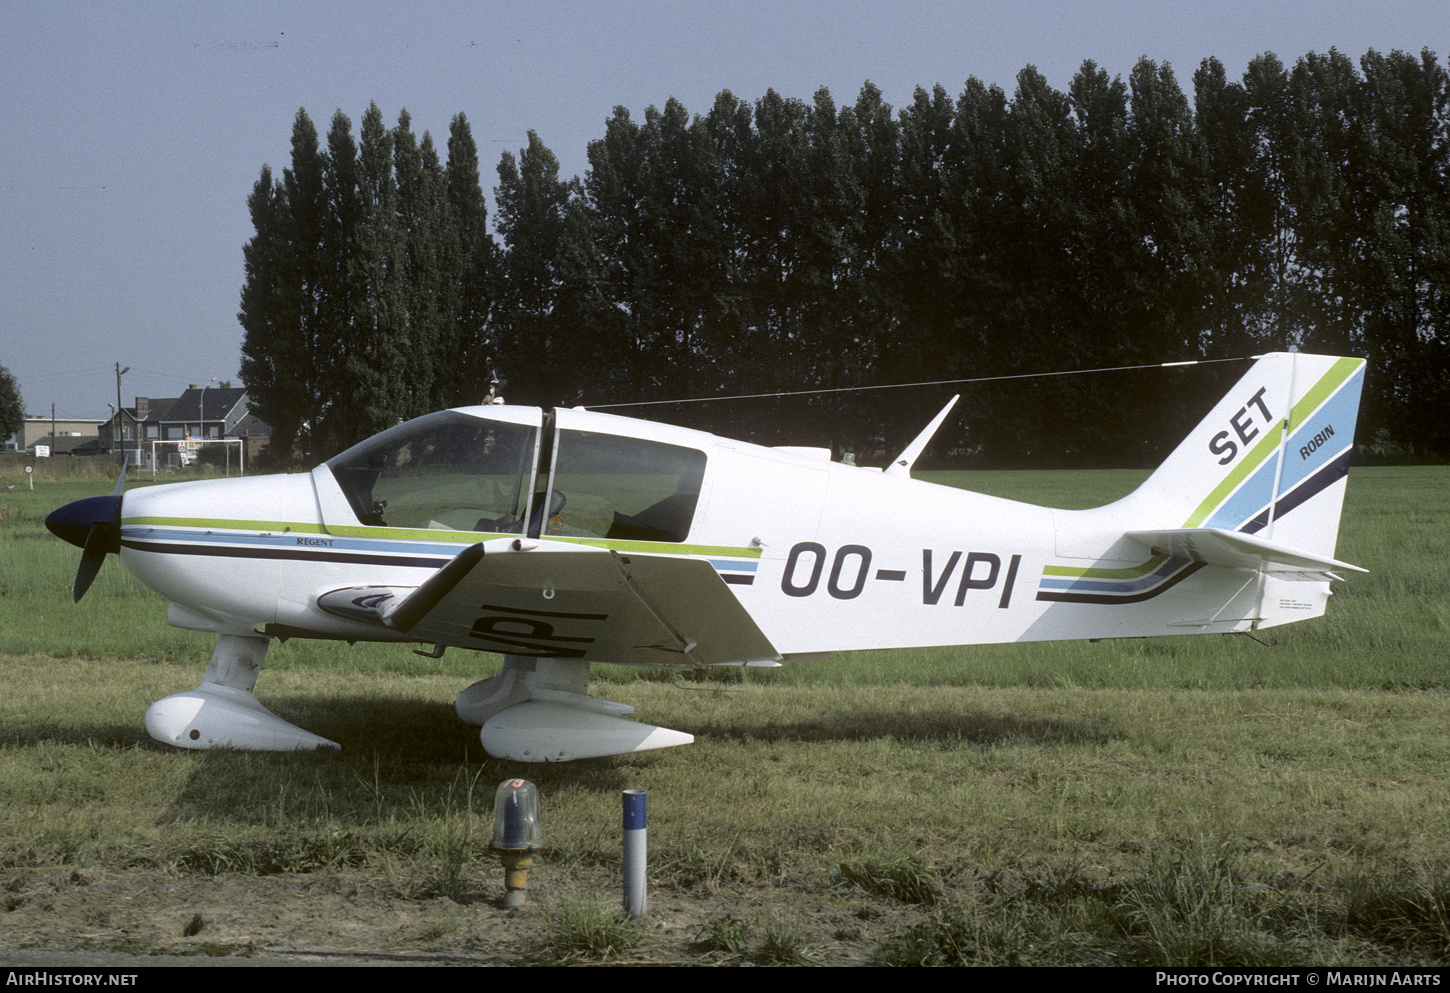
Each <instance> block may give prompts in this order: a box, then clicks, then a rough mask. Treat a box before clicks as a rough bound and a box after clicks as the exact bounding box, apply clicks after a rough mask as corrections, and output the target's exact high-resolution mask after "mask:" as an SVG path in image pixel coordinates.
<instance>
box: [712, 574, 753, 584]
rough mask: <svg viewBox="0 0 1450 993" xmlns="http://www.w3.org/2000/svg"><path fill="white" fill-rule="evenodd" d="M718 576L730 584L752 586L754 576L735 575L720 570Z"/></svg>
mask: <svg viewBox="0 0 1450 993" xmlns="http://www.w3.org/2000/svg"><path fill="white" fill-rule="evenodd" d="M720 578H721V579H723V580H725V582H727V583H729V584H730V585H731V586H753V585H755V577H754V576H736V575H732V574H731V573H728V572H722V573H720Z"/></svg>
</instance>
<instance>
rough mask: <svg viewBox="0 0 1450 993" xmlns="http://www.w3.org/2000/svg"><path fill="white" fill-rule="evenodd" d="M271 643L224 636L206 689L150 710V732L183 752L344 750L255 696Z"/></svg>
mask: <svg viewBox="0 0 1450 993" xmlns="http://www.w3.org/2000/svg"><path fill="white" fill-rule="evenodd" d="M270 643H271V639H270V638H262V637H252V636H245V635H234V634H223V635H219V636H218V637H217V644H216V649H215V650H214V651H213V652H212V656H211V662H210V664H208V665H207V669H206V678H205V679H203V680H202V682H201V685H199V686H198V687H197V688H196V689H194V690H191V691H190V692H187V693H174V694H172V695H171V696H168V697H163V698H162V699H160V700H157V701H156V702H155V703H153V704H152V705H151V707H150V709H148V710H147V711H146V731H147V733H148V734H150V735H151V737H153V738H155V739H156V740H157V741H159V742H161V743H162V744H166V745H175V746H176V747H178V748H191V749H208V748H236V749H240V750H242V751H250V752H291V751H297V750H300V749H306V750H311V749H316V748H340V747H341V746H340V745H338V743H337V742H335V741H329V740H328V739H327V738H324V737H322V736H321V735H316V734H313V733H312V732H310V731H306V730H304V729H302V728H300V727H297V726H296V725H295V724H289V723H288V722H287V721H284V720H283V719H282V718H280V717H278V716H277V715H276V714H274V713H272V712H271V711H270V710H268V709H267V708H266V707H264V706H262V703H261V701H259V700H258V699H257V698H256V697H255V696H254V695H253V694H252V687H253V686H254V685H255V684H256V682H257V674H258V673H259V672H260V671H261V669H262V659H263V657H264V656H265V655H266V654H267V646H268V645H269V644H270Z"/></svg>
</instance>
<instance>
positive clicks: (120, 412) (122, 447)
mask: <svg viewBox="0 0 1450 993" xmlns="http://www.w3.org/2000/svg"><path fill="white" fill-rule="evenodd" d="M130 371H131V367H130V366H127V367H126V368H124V369H122V368H121V363H119V362H117V363H116V431H115V434H116V437H114V438H112V439H111V440H112V441H114V442H116V443H117V451H118V452H120V454H119V455H117V456H116V464H117V465H125V464H126V432H125V431H123V430H121V419H122V417H123V416H124V415H125V410H126V408H124V407H122V406H121V377H122V376H123V375H125V374H126V373H128V372H130ZM136 447H137V449H138V451H137V453H136V454H137V459H136V461H137V462H138V463H139V462H140V461H141V459H140V451H139V449H140V447H141V439H140V437H137V439H136Z"/></svg>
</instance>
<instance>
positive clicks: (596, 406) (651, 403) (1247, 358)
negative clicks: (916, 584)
mask: <svg viewBox="0 0 1450 993" xmlns="http://www.w3.org/2000/svg"><path fill="white" fill-rule="evenodd" d="M1259 357H1260V356H1258V355H1239V356H1235V357H1233V358H1227V359H1189V360H1187V361H1184V362H1152V363H1149V364H1147V365H1118V366H1103V367H1102V368H1099V369H1067V370H1062V371H1059V372H1019V373H1013V374H1012V375H1010V376H977V377H975V378H973V379H934V380H930V381H928V382H922V383H887V384H885V385H881V386H839V387H832V388H830V389H819V390H788V391H782V392H777V393H739V394H736V395H734V396H723V397H689V398H687V399H683V400H635V401H632V402H630V403H592V404H586V405H585V406H587V407H588V408H589V409H590V410H607V409H609V408H611V407H655V406H660V405H663V404H667V403H707V402H709V401H712V400H760V399H765V398H768V397H796V396H808V395H811V394H817V393H860V392H863V391H866V390H902V389H907V388H908V387H913V386H960V385H967V384H971V383H996V382H1001V381H1003V380H1007V379H1047V378H1049V377H1052V376H1086V375H1089V374H1090V373H1097V372H1134V371H1137V370H1139V369H1176V368H1180V367H1183V366H1191V365H1213V364H1214V363H1218V362H1251V361H1253V360H1254V359H1257V358H1259Z"/></svg>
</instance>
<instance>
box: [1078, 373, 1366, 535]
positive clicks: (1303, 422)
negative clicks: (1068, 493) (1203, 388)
mask: <svg viewBox="0 0 1450 993" xmlns="http://www.w3.org/2000/svg"><path fill="white" fill-rule="evenodd" d="M1364 367H1365V364H1364V360H1363V359H1357V358H1337V357H1335V356H1330V355H1302V354H1298V353H1290V352H1276V353H1273V354H1270V355H1265V356H1263V357H1262V358H1260V359H1259V360H1258V361H1257V362H1255V363H1254V365H1253V366H1252V367H1250V369H1249V371H1248V372H1247V373H1245V374H1244V376H1243V378H1242V379H1240V380H1239V381H1238V383H1236V384H1235V385H1234V386H1233V388H1232V389H1230V390H1229V391H1228V393H1226V394H1225V395H1224V397H1223V399H1222V400H1220V401H1219V403H1218V405H1217V406H1215V407H1214V409H1213V410H1212V412H1210V413H1209V415H1208V416H1207V417H1206V418H1204V419H1203V420H1202V421H1201V422H1200V423H1199V424H1198V426H1197V427H1196V428H1194V429H1193V431H1192V432H1191V433H1190V434H1189V435H1188V437H1187V438H1186V439H1185V440H1184V441H1183V443H1182V444H1181V445H1179V446H1178V447H1177V448H1176V449H1174V451H1173V454H1172V455H1170V456H1169V457H1168V459H1167V460H1166V461H1165V462H1164V463H1163V465H1162V466H1160V467H1159V468H1158V470H1157V471H1156V472H1154V473H1153V475H1152V476H1151V477H1149V479H1148V481H1147V482H1145V483H1144V484H1143V485H1142V486H1141V487H1140V488H1139V489H1138V490H1136V491H1135V492H1134V493H1132V494H1131V495H1130V496H1128V497H1127V498H1125V499H1124V500H1121V501H1119V503H1117V504H1115V505H1113V507H1112V508H1110V510H1111V514H1112V516H1113V517H1114V518H1115V519H1119V518H1120V519H1121V520H1122V521H1123V523H1124V524H1125V525H1126V526H1127V527H1126V528H1125V529H1132V530H1141V529H1144V528H1145V527H1161V528H1215V529H1220V530H1224V531H1236V532H1240V533H1242V534H1247V535H1256V536H1257V537H1259V538H1261V539H1265V540H1268V541H1272V542H1275V543H1277V544H1279V545H1284V546H1288V547H1292V548H1297V549H1302V550H1303V551H1305V552H1309V553H1312V554H1314V555H1319V556H1323V557H1326V558H1329V557H1332V556H1333V555H1334V550H1335V542H1336V538H1337V535H1338V531H1339V514H1340V509H1341V507H1342V506H1343V502H1344V489H1345V477H1346V475H1347V473H1348V471H1349V457H1350V451H1351V449H1352V447H1353V444H1354V428H1355V422H1356V420H1357V418H1358V416H1359V397H1360V390H1361V388H1362V387H1363V385H1364ZM1104 509H1109V508H1104ZM1149 522H1152V523H1151V524H1149Z"/></svg>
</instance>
